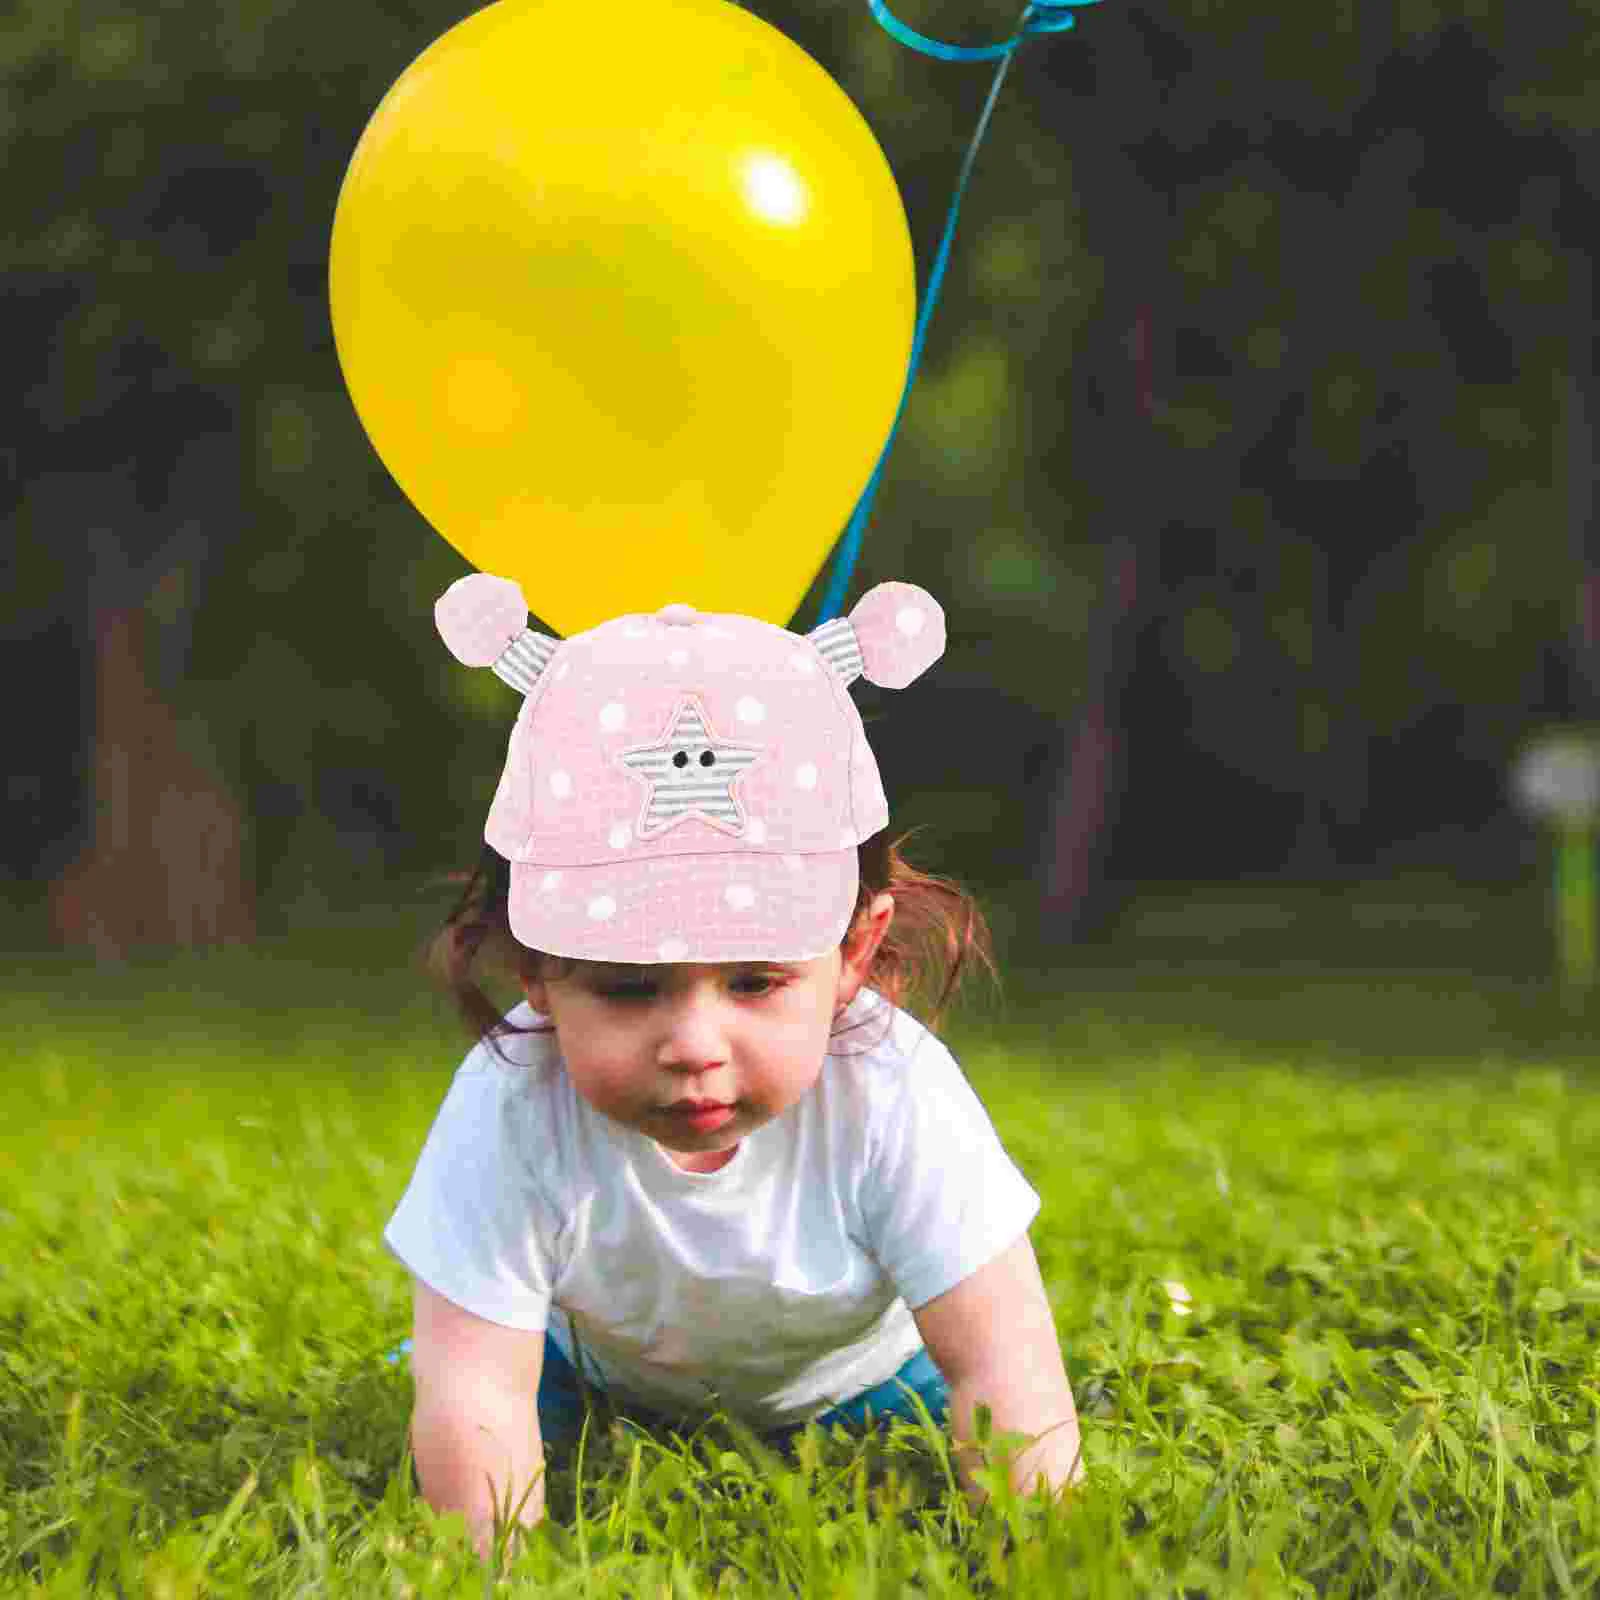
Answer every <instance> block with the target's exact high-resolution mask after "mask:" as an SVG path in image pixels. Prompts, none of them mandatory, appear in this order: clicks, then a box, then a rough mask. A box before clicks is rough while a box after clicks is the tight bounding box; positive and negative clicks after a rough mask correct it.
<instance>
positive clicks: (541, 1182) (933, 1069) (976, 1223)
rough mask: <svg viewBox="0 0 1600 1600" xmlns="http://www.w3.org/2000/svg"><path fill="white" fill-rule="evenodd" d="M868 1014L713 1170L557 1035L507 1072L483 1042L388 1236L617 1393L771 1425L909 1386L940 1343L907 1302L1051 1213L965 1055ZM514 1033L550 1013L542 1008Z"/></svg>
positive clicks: (520, 1050)
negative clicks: (602, 1104)
mask: <svg viewBox="0 0 1600 1600" xmlns="http://www.w3.org/2000/svg"><path fill="white" fill-rule="evenodd" d="M883 1007H888V1009H889V1012H890V1013H891V1015H890V1027H889V1029H888V1031H887V1033H884V1028H885V1022H884V1018H883V1016H882V1015H880V1014H879V1012H880V1011H881V1008H883ZM863 1018H865V1019H866V1020H865V1021H864V1022H863V1023H862V1026H861V1027H860V1028H859V1029H857V1030H855V1031H853V1032H850V1033H848V1034H846V1035H845V1036H844V1037H843V1038H841V1039H839V1040H838V1041H837V1049H838V1051H839V1052H841V1053H834V1052H833V1051H830V1053H829V1055H828V1057H827V1059H826V1060H825V1062H824V1064H823V1069H822V1073H821V1075H820V1076H819V1077H818V1079H817V1081H816V1083H815V1084H814V1085H813V1086H812V1088H811V1089H810V1090H808V1091H807V1092H806V1093H805V1094H804V1095H802V1096H801V1098H800V1099H799V1100H798V1101H796V1102H795V1104H794V1105H792V1106H790V1107H789V1109H788V1110H787V1111H785V1112H784V1113H783V1114H782V1115H781V1116H778V1117H775V1118H773V1120H772V1121H770V1122H767V1123H764V1124H763V1125H762V1126H761V1127H759V1128H757V1129H756V1130H755V1131H754V1132H753V1133H750V1134H747V1135H746V1136H745V1138H744V1139H743V1140H742V1141H741V1142H740V1144H739V1146H738V1148H737V1150H736V1151H735V1153H734V1156H733V1159H732V1160H731V1161H729V1162H728V1163H727V1165H726V1166H724V1167H722V1168H721V1169H720V1170H719V1171H716V1172H685V1171H684V1170H683V1169H682V1168H681V1167H679V1166H677V1165H676V1164H675V1163H674V1162H673V1161H672V1160H671V1158H670V1157H669V1156H668V1155H667V1153H666V1152H665V1151H664V1150H663V1149H662V1148H661V1147H660V1146H659V1145H657V1144H656V1143H655V1141H654V1140H652V1139H650V1138H649V1137H648V1136H647V1135H645V1134H642V1133H639V1132H637V1131H636V1130H634V1129H632V1128H628V1127H625V1126H624V1125H622V1124H621V1123H618V1122H615V1121H613V1120H612V1119H611V1118H609V1117H606V1116H604V1115H603V1114H602V1113H600V1112H598V1111H596V1110H595V1109H594V1108H593V1107H592V1106H590V1105H589V1104H588V1102H587V1101H585V1100H584V1099H583V1098H582V1097H581V1096H579V1095H578V1094H577V1093H576V1091H575V1090H574V1089H573V1087H572V1083H571V1080H570V1079H569V1078H568V1076H567V1073H566V1071H565V1070H564V1068H563V1065H562V1060H561V1053H560V1049H559V1047H558V1045H557V1041H556V1035H555V1034H554V1033H553V1032H551V1033H544V1034H524V1035H520V1036H519V1035H515V1034H512V1035H507V1036H505V1037H503V1038H501V1039H500V1040H499V1041H498V1043H499V1046H500V1049H501V1050H502V1051H504V1053H505V1056H506V1057H508V1058H509V1059H510V1061H511V1062H512V1063H514V1064H513V1065H510V1066H508V1065H506V1064H505V1062H504V1061H503V1060H502V1059H501V1057H500V1056H498V1055H497V1054H496V1053H495V1052H494V1050H493V1049H491V1048H490V1047H489V1046H488V1045H486V1044H479V1045H478V1046H476V1047H475V1048H474V1049H473V1050H472V1051H471V1053H470V1054H469V1055H468V1056H467V1058H466V1060H465V1061H464V1062H463V1063H462V1064H461V1067H460V1069H459V1070H458V1071H457V1073H456V1075H455V1080H454V1082H453V1083H452V1084H451V1086H450V1091H449V1093H448V1094H447V1095H446V1096H445V1100H444V1104H443V1105H442V1106H441V1107H440V1110H439V1115H438V1117H437V1118H436V1119H435V1121H434V1124H433V1128H432V1131H431V1132H430V1133H429V1135H428V1138H427V1142H426V1144H425V1145H424V1146H423V1150H422V1154H421V1156H420V1157H419V1159H418V1161H417V1166H416V1171H415V1173H414V1174H413V1176H412V1179H411V1183H410V1185H409V1186H408V1187H407V1189H406V1192H405V1195H404V1197H403V1198H402V1199H401V1201H400V1204H399V1206H398V1207H397V1208H396V1210H395V1213H394V1216H393V1217H392V1218H391V1219H390V1221H389V1225H388V1227H387V1229H386V1230H385V1232H384V1242H385V1243H386V1244H387V1245H388V1247H389V1249H390V1250H391V1251H393V1253H394V1254H395V1255H396V1256H397V1257H398V1258H399V1259H400V1261H401V1262H402V1263H403V1264H404V1265H405V1266H406V1267H407V1268H409V1269H410V1270H411V1272H413V1273H414V1274H415V1275H416V1276H417V1277H418V1278H420V1279H421V1280H422V1281H423V1282H424V1283H426V1284H427V1285H428V1286H429V1287H430V1288H432V1289H434V1290H435V1291H436V1292H438V1293H439V1294H441V1295H443V1296H444V1297H445V1298H446V1299H448V1300H451V1301H453V1302H454V1303H455V1304H456V1305H458V1306H461V1307H463V1308H464V1309H466V1310H467V1311H470V1312H472V1313H474V1314H475V1315H477V1316H480V1317H483V1318H485V1319H487V1320H488V1321H490V1322H496V1323H500V1324H502V1325H504V1326H506V1327H509V1328H521V1329H525V1330H527V1331H528V1332H530V1333H532V1332H538V1331H540V1330H543V1329H545V1328H547V1327H548V1329H549V1332H550V1336H551V1337H552V1339H553V1340H554V1341H555V1343H556V1344H557V1345H558V1346H559V1347H560V1349H561V1351H562V1353H563V1354H564V1355H566V1356H567V1358H568V1359H569V1360H571V1361H573V1364H574V1365H577V1364H578V1361H577V1357H576V1356H575V1354H574V1337H573V1335H574V1332H576V1335H577V1340H578V1342H579V1343H581V1346H582V1355H583V1359H584V1362H585V1371H586V1373H587V1374H588V1375H589V1376H590V1377H591V1378H593V1379H595V1380H596V1381H598V1382H599V1383H600V1385H601V1386H602V1387H604V1388H606V1389H608V1390H611V1391H613V1392H615V1393H617V1394H618V1395H619V1396H622V1397H629V1398H632V1399H633V1400H635V1401H637V1402H638V1403H640V1404H643V1405H645V1406H649V1407H652V1408H654V1409H656V1410H658V1411H664V1412H667V1413H669V1414H685V1413H694V1412H696V1411H703V1410H707V1409H709V1408H710V1406H711V1405H712V1404H713V1403H720V1404H721V1405H722V1406H724V1407H725V1408H726V1409H727V1410H728V1411H729V1412H731V1413H733V1414H734V1415H736V1416H739V1417H741V1418H742V1419H744V1420H745V1421H747V1422H749V1423H750V1424H752V1425H753V1426H756V1427H760V1428H771V1427H778V1426H782V1425H785V1424H789V1423H795V1422H801V1421H804V1420H805V1419H807V1418H808V1417H813V1416H817V1415H819V1414H821V1413H822V1412H824V1411H826V1410H827V1409H828V1408H829V1407H830V1406H832V1405H835V1404H837V1403H839V1402H841V1401H844V1400H848V1399H850V1398H852V1397H853V1396H855V1395H857V1394H859V1393H861V1391H862V1390H864V1389H867V1388H870V1387H871V1386H872V1385H874V1384H878V1383H882V1382H884V1381H885V1380H887V1379H888V1378H891V1377H892V1376H893V1375H894V1373H895V1372H896V1371H897V1370H898V1369H899V1367H900V1366H901V1365H902V1364H903V1363H904V1362H905V1361H906V1360H907V1359H908V1358H909V1357H910V1356H912V1355H913V1354H915V1353H916V1351H917V1350H918V1349H919V1348H920V1347H921V1344H922V1340H921V1338H920V1336H919V1335H918V1333H917V1328H916V1324H915V1322H914V1321H913V1320H912V1316H911V1311H910V1309H909V1308H910V1307H913V1306H920V1305H922V1304H924V1303H925V1302H926V1301H929V1300H932V1299H933V1298H934V1297H935V1296H936V1295H940V1294H943V1293H944V1292H945V1290H947V1289H950V1288H953V1287H954V1286H955V1285H956V1284H958V1283H960V1282H961V1281H962V1279H964V1278H966V1277H968V1276H969V1275H970V1274H971V1273H973V1272H975V1271H976V1270H977V1269H978V1268H979V1267H981V1266H984V1265H985V1264H986V1263H987V1262H989V1261H992V1260H993V1259H994V1258H995V1257H996V1256H997V1255H999V1254H1000V1252H1001V1251H1003V1250H1005V1249H1006V1248H1007V1247H1008V1246H1010V1245H1012V1244H1014V1243H1015V1242H1016V1241H1017V1240H1018V1239H1019V1238H1021V1237H1022V1235H1023V1234H1024V1233H1025V1232H1026V1231H1027V1229H1028V1227H1029V1225H1030V1224H1031V1223H1032V1221H1033V1219H1034V1217H1035V1216H1036V1215H1037V1214H1038V1211H1039V1197H1038V1195H1037V1194H1036V1193H1035V1192H1034V1190H1033V1188H1032V1187H1031V1185H1030V1184H1029V1183H1028V1182H1027V1180H1026V1179H1025V1178H1024V1177H1023V1176H1022V1174H1021V1173H1020V1172H1019V1171H1018V1170H1017V1168H1016V1166H1015V1165H1014V1163H1013V1162H1012V1161H1011V1158H1010V1157H1009V1156H1008V1155H1007V1154H1006V1152H1005V1149H1004V1147H1003V1146H1002V1145H1001V1143H1000V1140H999V1137H998V1135H997V1134H996V1133H995V1130H994V1126H993V1124H992V1123H991V1122H990V1120H989V1116H988V1114H987V1112H985V1110H984V1108H983V1105H982V1103H981V1102H980V1101H979V1099H978V1097H977V1095H976V1094H974V1093H973V1091H972V1088H971V1086H970V1085H969V1084H968V1083H967V1080H966V1078H965V1077H964V1076H963V1075H962V1072H961V1069H960V1067H959V1066H957V1064H956V1062H955V1059H954V1057H953V1056H952V1055H951V1054H950V1052H949V1051H948V1050H947V1049H946V1048H945V1047H944V1045H943V1044H941V1043H940V1041H939V1040H938V1039H937V1038H935V1037H934V1036H933V1035H932V1034H931V1033H929V1032H928V1031H927V1029H925V1028H924V1027H923V1026H922V1025H921V1024H920V1023H919V1022H918V1021H917V1020H916V1019H915V1018H914V1017H912V1016H911V1015H909V1014H908V1013H907V1012H904V1011H901V1010H900V1009H899V1008H898V1007H894V1006H890V1005H889V1002H888V1001H886V1000H885V999H884V998H883V997H882V996H881V995H879V994H878V993H877V992H876V991H874V990H871V989H863V990H861V991H860V993H859V994H858V995H857V996H856V999H855V1001H854V1002H853V1003H852V1005H851V1007H850V1009H849V1011H848V1012H846V1014H845V1016H844V1018H843V1021H844V1023H846V1024H851V1023H856V1022H861V1021H862V1019H863ZM509 1020H510V1021H512V1022H513V1023H516V1024H517V1025H519V1026H522V1027H526V1026H528V1024H529V1023H531V1022H535V1021H545V1020H547V1019H545V1018H543V1017H541V1016H540V1014H539V1013H538V1012H536V1011H534V1010H533V1009H532V1007H531V1006H528V1005H526V1004H523V1005H519V1006H518V1007H516V1009H515V1010H513V1011H512V1012H511V1013H510V1018H509ZM880 1034H881V1035H882V1042H881V1043H879V1044H877V1045H876V1046H875V1047H874V1048H873V1049H871V1050H870V1051H864V1052H863V1046H864V1044H866V1043H870V1042H871V1041H873V1040H876V1039H878V1038H879V1037H880ZM852 1051H856V1052H863V1053H858V1054H851V1053H849V1052H852Z"/></svg>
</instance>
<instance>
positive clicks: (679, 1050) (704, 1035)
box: [659, 994, 728, 1072]
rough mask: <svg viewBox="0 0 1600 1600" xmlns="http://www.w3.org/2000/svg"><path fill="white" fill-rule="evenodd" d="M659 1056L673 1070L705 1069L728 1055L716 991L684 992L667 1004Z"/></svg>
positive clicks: (717, 1063) (715, 1064)
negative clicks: (674, 1000)
mask: <svg viewBox="0 0 1600 1600" xmlns="http://www.w3.org/2000/svg"><path fill="white" fill-rule="evenodd" d="M659 1059H660V1061H661V1063H662V1065H663V1066H667V1067H670V1068H671V1069H672V1070H673V1071H675V1072H704V1071H707V1070H709V1069H710V1068H712V1067H718V1066H721V1065H722V1063H723V1062H725V1061H726V1060H727V1059H728V1035H727V1029H726V1027H725V1026H724V1022H723V1014H722V1007H721V1004H720V1002H719V1001H718V999H717V997H716V996H715V995H695V994H689V995H683V996H680V997H679V998H678V999H677V1001H676V1003H675V1004H674V1005H672V1006H671V1007H670V1008H669V1011H668V1021H667V1026H666V1030H665V1032H664V1033H663V1035H662V1038H661V1047H660V1053H659Z"/></svg>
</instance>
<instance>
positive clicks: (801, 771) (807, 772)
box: [794, 761, 817, 789]
mask: <svg viewBox="0 0 1600 1600" xmlns="http://www.w3.org/2000/svg"><path fill="white" fill-rule="evenodd" d="M794 782H795V787H796V788H797V789H815V788H816V786H817V764H816V762H815V761H803V762H801V763H800V765H799V766H798V767H796V768H795V769H794Z"/></svg>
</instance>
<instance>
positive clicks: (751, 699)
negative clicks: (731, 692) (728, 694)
mask: <svg viewBox="0 0 1600 1600" xmlns="http://www.w3.org/2000/svg"><path fill="white" fill-rule="evenodd" d="M733 714H734V716H736V717H737V718H738V719H739V720H740V721H741V722H765V721H766V718H767V708H766V707H765V706H764V705H762V703H761V702H760V701H759V700H757V699H756V697H755V696H754V695H753V694H744V695H740V696H739V703H738V705H736V706H735V707H734V708H733Z"/></svg>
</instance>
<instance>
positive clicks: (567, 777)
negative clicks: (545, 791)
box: [550, 767, 572, 800]
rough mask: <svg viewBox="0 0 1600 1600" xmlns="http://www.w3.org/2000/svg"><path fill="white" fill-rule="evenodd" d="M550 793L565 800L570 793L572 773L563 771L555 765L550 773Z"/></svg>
mask: <svg viewBox="0 0 1600 1600" xmlns="http://www.w3.org/2000/svg"><path fill="white" fill-rule="evenodd" d="M550 793H551V794H553V795H554V796H555V797H556V799H557V800H565V799H566V798H567V796H568V795H569V794H571V793H572V774H571V773H570V772H563V771H562V770H561V768H559V767H557V768H556V770H555V771H554V772H552V773H551V774H550Z"/></svg>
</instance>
